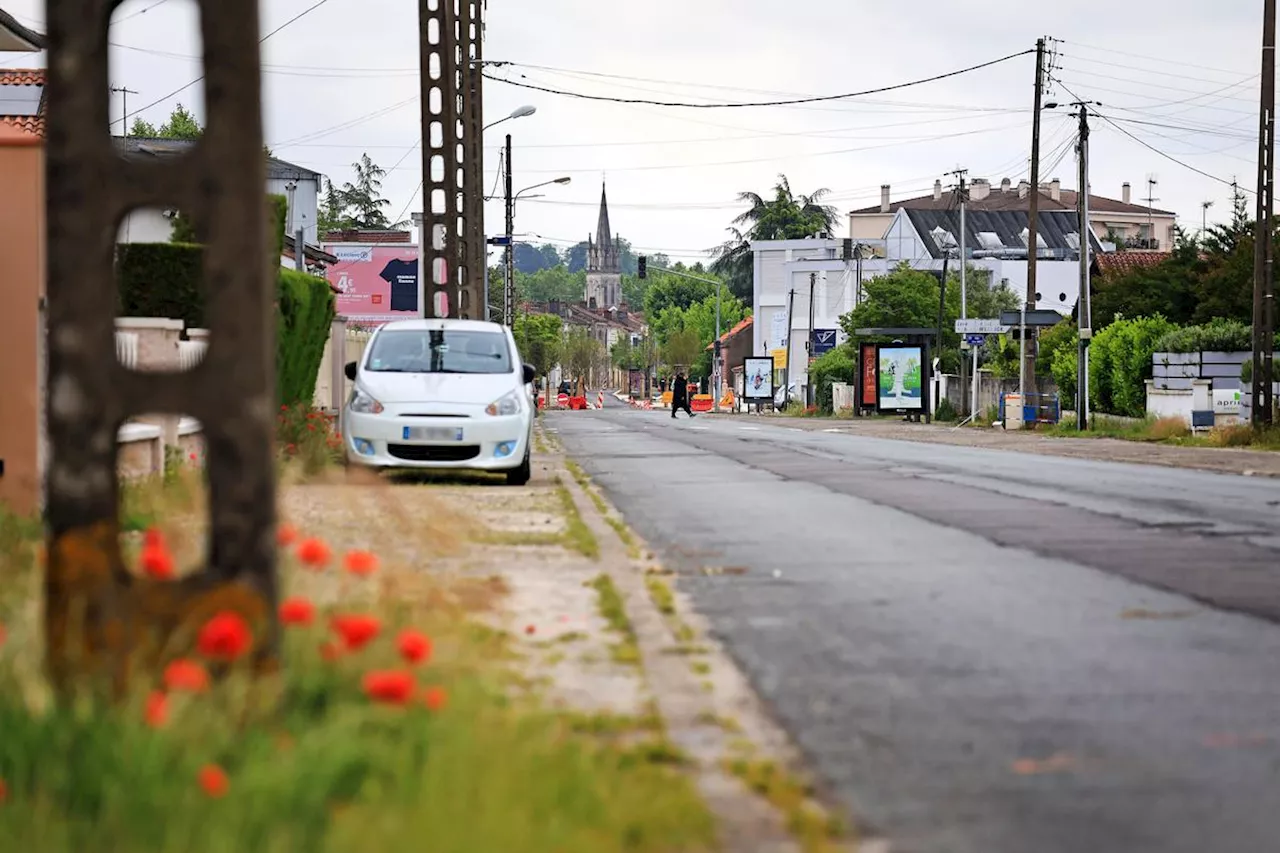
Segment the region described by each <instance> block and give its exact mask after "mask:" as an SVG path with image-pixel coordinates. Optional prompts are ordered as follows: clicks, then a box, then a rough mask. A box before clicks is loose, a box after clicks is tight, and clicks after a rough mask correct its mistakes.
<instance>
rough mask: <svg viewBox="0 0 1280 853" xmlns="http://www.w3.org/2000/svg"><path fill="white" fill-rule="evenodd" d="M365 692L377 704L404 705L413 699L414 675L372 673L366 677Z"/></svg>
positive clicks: (405, 673)
mask: <svg viewBox="0 0 1280 853" xmlns="http://www.w3.org/2000/svg"><path fill="white" fill-rule="evenodd" d="M364 692H365V695H366V696H368V697H369V698H370V699H372V700H374V701H375V702H385V703H387V704H389V705H404V704H405V703H407V702H408V701H409V700H410V699H412V698H413V673H411V672H371V673H369V674H368V675H366V676H365V677H364Z"/></svg>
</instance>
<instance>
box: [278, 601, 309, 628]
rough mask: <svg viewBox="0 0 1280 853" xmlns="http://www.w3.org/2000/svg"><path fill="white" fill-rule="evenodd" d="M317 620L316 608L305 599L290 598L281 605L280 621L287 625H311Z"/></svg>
mask: <svg viewBox="0 0 1280 853" xmlns="http://www.w3.org/2000/svg"><path fill="white" fill-rule="evenodd" d="M315 618H316V606H315V605H314V604H312V603H311V602H310V601H309V600H307V599H305V598H289V599H286V600H285V601H284V602H283V603H282V604H281V605H280V621H281V622H283V623H284V624H286V625H310V624H311V623H312V622H314V621H315Z"/></svg>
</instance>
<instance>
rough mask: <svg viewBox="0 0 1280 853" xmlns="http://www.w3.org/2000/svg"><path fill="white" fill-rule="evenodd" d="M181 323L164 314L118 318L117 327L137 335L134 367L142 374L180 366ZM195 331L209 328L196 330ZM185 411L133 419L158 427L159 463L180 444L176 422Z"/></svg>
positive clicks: (172, 369)
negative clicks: (136, 361)
mask: <svg viewBox="0 0 1280 853" xmlns="http://www.w3.org/2000/svg"><path fill="white" fill-rule="evenodd" d="M184 325H185V324H184V323H183V322H182V321H181V320H170V319H167V318H164V317H117V318H116V330H117V331H120V332H129V333H131V334H134V335H137V336H138V363H137V365H136V367H135V369H136V370H138V371H139V372H142V373H176V372H177V371H178V370H179V369H180V363H179V359H178V344H179V342H180V341H181V340H182V329H183V327H184ZM193 331H195V332H204V334H205V337H206V338H207V337H208V331H207V330H204V329H195V330H193ZM185 414H186V413H184V412H164V413H156V414H154V415H150V414H149V415H144V416H142V417H138V418H134V419H133V420H134V422H136V423H142V424H152V425H153V426H157V427H159V428H160V449H159V453H160V465H161V469H162V470H163V465H164V459H165V457H166V455H167V454H168V452H169V450H168V449H169V448H171V447H172V448H175V449H176V448H177V447H178V446H179V440H178V439H179V435H178V424H179V422H180V421H181V420H182V418H183V417H184V416H185Z"/></svg>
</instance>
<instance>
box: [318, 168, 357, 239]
mask: <svg viewBox="0 0 1280 853" xmlns="http://www.w3.org/2000/svg"><path fill="white" fill-rule="evenodd" d="M316 220H317V221H316V226H317V229H318V230H319V232H320V233H321V234H326V233H328V232H330V231H342V230H345V229H347V228H353V227H355V223H354V222H353V220H352V219H351V217H350V216H348V215H347V211H346V205H345V204H344V203H343V201H342V194H341V193H340V192H339V191H338V190H337V189H335V188H334V186H333V182H332V181H330V180H329V179H328V178H325V179H324V191H323V192H322V193H321V198H320V210H319V212H318V214H317V217H316Z"/></svg>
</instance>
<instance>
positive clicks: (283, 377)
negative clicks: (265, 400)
mask: <svg viewBox="0 0 1280 853" xmlns="http://www.w3.org/2000/svg"><path fill="white" fill-rule="evenodd" d="M276 293H277V304H278V308H279V310H278V312H277V315H276V382H277V388H276V394H277V396H278V398H279V400H280V403H281V404H282V405H285V406H296V405H304V406H309V405H310V404H311V401H312V399H313V398H314V397H315V393H316V377H317V376H318V374H319V372H320V362H321V361H323V360H324V347H325V343H326V342H327V341H328V340H329V327H330V326H331V325H332V323H333V318H334V314H335V312H336V310H337V309H336V307H335V302H334V298H333V291H332V290H331V289H330V288H329V283H328V282H327V281H325V280H324V279H322V278H316V277H315V276H310V275H306V274H305V273H300V272H298V271H297V270H286V269H282V270H280V277H279V280H278V285H277V288H276Z"/></svg>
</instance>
